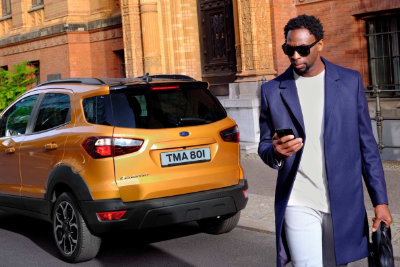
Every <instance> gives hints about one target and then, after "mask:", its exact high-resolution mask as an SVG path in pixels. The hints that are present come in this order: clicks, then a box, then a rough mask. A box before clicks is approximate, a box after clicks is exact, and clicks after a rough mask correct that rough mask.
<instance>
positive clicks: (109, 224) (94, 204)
mask: <svg viewBox="0 0 400 267" xmlns="http://www.w3.org/2000/svg"><path fill="white" fill-rule="evenodd" d="M247 188H248V185H247V180H245V179H243V180H240V182H239V183H238V184H237V185H234V186H230V187H225V188H219V189H214V190H208V191H202V192H196V193H191V194H185V195H179V196H173V197H165V198H158V199H150V200H143V201H135V202H125V203H124V202H122V200H121V199H110V200H95V201H82V202H80V204H81V205H80V207H81V209H82V213H83V216H84V217H85V219H86V222H87V224H88V227H89V229H90V230H91V231H92V232H93V233H104V232H109V231H113V230H127V229H144V228H150V227H158V226H163V225H169V224H175V223H183V222H190V221H196V220H200V219H204V218H210V217H216V216H220V215H226V214H230V213H235V212H237V211H240V210H242V209H244V208H245V207H246V204H247V197H246V196H245V194H244V193H243V191H244V190H247ZM119 210H126V213H125V215H124V216H123V217H122V219H120V220H114V221H100V220H99V219H98V218H97V215H96V213H97V212H106V211H119Z"/></svg>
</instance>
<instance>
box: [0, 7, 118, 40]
mask: <svg viewBox="0 0 400 267" xmlns="http://www.w3.org/2000/svg"><path fill="white" fill-rule="evenodd" d="M10 17H11V16H10ZM3 18H4V17H3ZM121 24H122V20H121V16H120V15H118V16H115V17H110V18H106V19H101V20H96V21H91V22H89V23H63V24H58V25H54V26H50V27H46V28H42V29H39V30H34V31H31V32H27V33H23V34H17V35H14V36H8V37H3V38H1V39H0V47H2V46H7V45H12V44H16V43H20V42H26V41H30V40H32V39H37V38H44V37H47V36H50V35H56V34H60V33H66V32H82V31H94V30H98V29H102V28H106V27H111V26H116V25H121Z"/></svg>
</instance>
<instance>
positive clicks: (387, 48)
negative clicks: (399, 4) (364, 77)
mask: <svg viewBox="0 0 400 267" xmlns="http://www.w3.org/2000/svg"><path fill="white" fill-rule="evenodd" d="M399 15H400V14H396V15H387V16H382V17H375V18H369V19H366V26H367V34H366V37H367V40H368V59H369V68H370V80H371V86H370V87H372V88H379V89H380V90H393V92H390V91H389V92H386V94H383V95H382V96H386V97H393V96H400V93H399V92H395V91H394V90H396V91H397V90H399V89H400V16H399Z"/></svg>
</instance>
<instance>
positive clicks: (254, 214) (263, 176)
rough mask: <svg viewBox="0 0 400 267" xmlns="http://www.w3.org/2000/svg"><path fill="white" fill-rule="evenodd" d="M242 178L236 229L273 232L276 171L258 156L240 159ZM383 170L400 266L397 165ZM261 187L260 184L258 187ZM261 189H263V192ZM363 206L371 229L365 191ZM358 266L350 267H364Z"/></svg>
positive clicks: (399, 164)
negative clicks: (244, 185) (243, 200)
mask: <svg viewBox="0 0 400 267" xmlns="http://www.w3.org/2000/svg"><path fill="white" fill-rule="evenodd" d="M241 161H242V165H243V168H244V173H245V177H246V178H247V179H248V182H249V201H248V204H247V207H246V208H245V209H244V210H243V211H242V213H241V218H240V221H239V224H238V226H239V227H242V228H245V229H250V230H253V231H261V232H266V233H274V232H275V217H274V187H275V179H276V171H275V170H272V169H270V168H269V167H266V166H265V164H264V163H263V162H262V161H261V160H260V159H259V158H258V155H257V154H254V153H247V154H243V155H242V160H241ZM383 167H384V170H385V175H386V183H387V188H388V195H389V204H390V209H391V212H392V216H393V220H394V222H393V224H392V226H391V231H392V245H393V251H394V256H395V260H396V263H397V264H399V263H400V194H399V193H398V192H399V191H400V161H384V162H383ZM260 183H263V184H260ZM262 188H265V190H263V189H262ZM364 196H365V205H366V208H367V214H368V221H369V223H370V226H371V222H372V217H373V215H374V210H373V207H372V204H370V203H371V202H370V200H369V196H368V192H367V191H366V189H365V187H364ZM362 264H365V262H363V263H358V264H355V265H352V266H363V265H362Z"/></svg>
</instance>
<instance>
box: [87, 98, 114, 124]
mask: <svg viewBox="0 0 400 267" xmlns="http://www.w3.org/2000/svg"><path fill="white" fill-rule="evenodd" d="M82 106H83V112H84V113H85V118H86V121H87V122H89V123H93V124H101V125H113V124H114V123H113V119H112V112H111V103H110V96H109V95H100V96H94V97H89V98H85V99H83V101H82Z"/></svg>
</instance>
